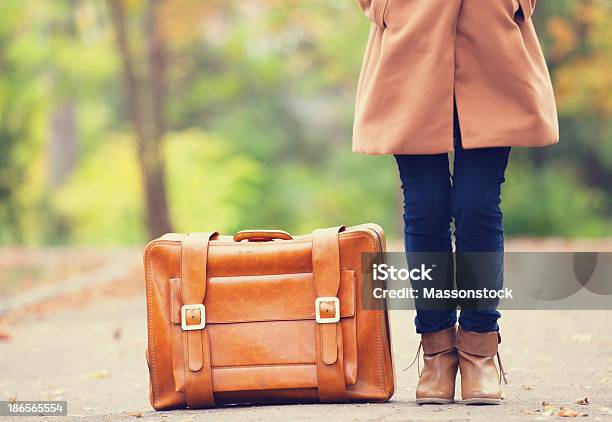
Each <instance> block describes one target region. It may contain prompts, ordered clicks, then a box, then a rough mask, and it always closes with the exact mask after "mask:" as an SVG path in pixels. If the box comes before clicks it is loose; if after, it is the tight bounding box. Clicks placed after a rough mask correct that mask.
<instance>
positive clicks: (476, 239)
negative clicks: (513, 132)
mask: <svg viewBox="0 0 612 422" xmlns="http://www.w3.org/2000/svg"><path fill="white" fill-rule="evenodd" d="M459 139H460V137H459ZM509 153H510V148H506V147H504V148H482V149H473V150H464V149H463V148H461V145H457V147H456V149H455V166H454V167H455V168H454V171H453V186H452V190H451V214H452V215H453V218H454V219H455V242H456V243H455V246H456V283H457V287H458V288H459V289H474V288H484V287H486V288H488V289H500V288H501V287H502V284H503V251H504V227H503V224H502V212H501V209H500V202H501V185H502V183H503V182H504V173H505V170H506V166H507V164H508V155H509ZM497 305H498V301H497V300H494V301H480V302H472V303H468V302H462V303H461V306H462V310H461V314H460V317H459V329H458V330H457V337H456V348H457V354H458V356H459V371H460V372H461V396H462V398H463V402H464V403H465V404H499V403H501V388H500V374H499V373H498V369H497V367H496V366H495V361H494V358H495V356H496V355H497V356H498V357H499V354H498V353H497V350H498V343H499V342H500V340H501V338H500V337H499V333H498V331H497V330H498V329H499V327H498V325H497V319H498V318H499V317H500V313H499V312H498V311H497V309H496V308H497ZM469 306H472V308H470V307H469ZM500 369H501V368H500Z"/></svg>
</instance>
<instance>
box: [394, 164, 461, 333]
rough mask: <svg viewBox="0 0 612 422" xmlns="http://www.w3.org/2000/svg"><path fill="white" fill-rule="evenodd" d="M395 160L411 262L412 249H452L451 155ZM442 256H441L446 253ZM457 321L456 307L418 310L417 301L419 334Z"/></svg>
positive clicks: (424, 250) (447, 250)
mask: <svg viewBox="0 0 612 422" xmlns="http://www.w3.org/2000/svg"><path fill="white" fill-rule="evenodd" d="M395 159H396V161H397V165H398V169H399V174H400V179H401V181H402V192H403V195H404V243H405V249H406V255H407V258H408V261H409V262H410V257H411V254H410V253H411V252H451V250H452V249H451V248H452V243H451V232H450V222H451V215H450V190H451V185H450V171H449V168H448V155H447V154H435V155H396V156H395ZM439 256H440V257H441V258H442V257H444V256H445V254H440V255H439ZM442 264H445V263H441V265H442ZM450 267H451V268H449V277H450V280H451V283H452V278H453V273H452V265H451V266H450ZM456 322H457V313H456V311H455V310H448V311H446V310H432V309H429V310H419V309H418V302H417V316H416V318H415V325H416V330H417V333H431V332H436V331H440V330H444V329H446V328H449V327H453V326H454V325H455V323H456Z"/></svg>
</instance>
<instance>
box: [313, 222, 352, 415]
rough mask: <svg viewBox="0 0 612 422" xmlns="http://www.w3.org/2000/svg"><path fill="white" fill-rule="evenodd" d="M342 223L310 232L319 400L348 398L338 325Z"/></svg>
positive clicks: (343, 399)
mask: <svg viewBox="0 0 612 422" xmlns="http://www.w3.org/2000/svg"><path fill="white" fill-rule="evenodd" d="M342 230H344V226H339V227H333V228H328V229H318V230H315V231H314V232H313V233H312V273H313V278H314V285H315V292H316V295H317V298H316V300H315V315H316V321H317V325H316V342H317V347H316V350H317V385H318V390H319V400H320V401H321V402H322V403H329V402H332V403H338V402H348V397H347V395H346V385H345V380H344V356H343V349H344V347H343V343H342V326H341V325H340V301H339V300H338V289H339V287H340V244H339V239H338V232H340V231H342Z"/></svg>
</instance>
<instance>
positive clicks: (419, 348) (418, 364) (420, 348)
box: [402, 342, 499, 378]
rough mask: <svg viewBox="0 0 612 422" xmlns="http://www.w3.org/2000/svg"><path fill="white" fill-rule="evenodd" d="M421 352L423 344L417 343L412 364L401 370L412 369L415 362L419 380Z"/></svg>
mask: <svg viewBox="0 0 612 422" xmlns="http://www.w3.org/2000/svg"><path fill="white" fill-rule="evenodd" d="M421 350H423V342H419V347H418V349H417V351H416V354H415V355H414V359H413V360H412V363H411V364H410V365H408V367H407V368H404V369H403V370H402V372H406V371H407V370H409V369H410V368H412V367H413V366H414V364H415V362H416V364H417V372H418V373H419V378H421V363H420V359H419V357H421ZM498 359H499V358H498Z"/></svg>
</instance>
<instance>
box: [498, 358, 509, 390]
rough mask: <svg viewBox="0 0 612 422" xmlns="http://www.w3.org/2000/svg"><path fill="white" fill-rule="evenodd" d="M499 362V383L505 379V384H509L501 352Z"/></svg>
mask: <svg viewBox="0 0 612 422" xmlns="http://www.w3.org/2000/svg"><path fill="white" fill-rule="evenodd" d="M497 363H498V364H499V383H500V384H501V383H502V379H503V380H504V384H508V378H506V371H505V370H504V365H502V361H501V356H500V355H499V352H497Z"/></svg>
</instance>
